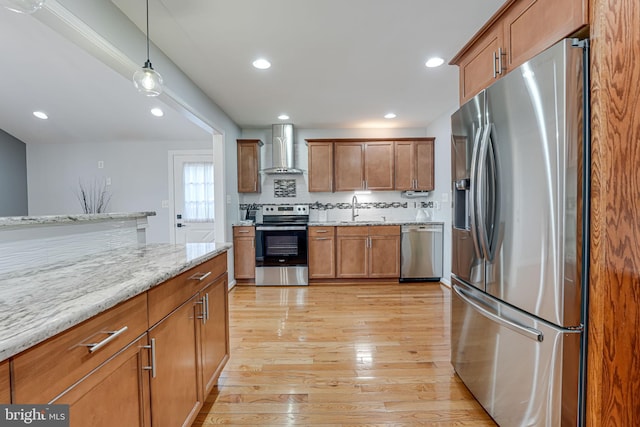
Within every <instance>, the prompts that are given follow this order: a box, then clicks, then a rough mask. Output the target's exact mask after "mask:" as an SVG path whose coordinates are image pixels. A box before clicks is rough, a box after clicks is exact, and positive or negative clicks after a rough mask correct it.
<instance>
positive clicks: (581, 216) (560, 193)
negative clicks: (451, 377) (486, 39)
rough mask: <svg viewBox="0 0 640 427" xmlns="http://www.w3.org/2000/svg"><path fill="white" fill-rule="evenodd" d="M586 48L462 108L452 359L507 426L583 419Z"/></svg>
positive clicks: (521, 72) (563, 49)
mask: <svg viewBox="0 0 640 427" xmlns="http://www.w3.org/2000/svg"><path fill="white" fill-rule="evenodd" d="M587 49H588V45H587V41H578V40H569V39H567V40H563V41H562V42H560V43H558V44H557V45H555V46H553V47H551V48H549V49H547V50H546V51H544V52H542V53H541V54H539V55H538V56H536V57H535V58H533V59H531V60H530V61H528V62H526V63H525V64H523V65H522V66H520V67H519V68H517V69H514V70H512V71H511V72H510V73H509V74H507V75H506V76H505V77H503V78H501V79H500V80H498V81H496V82H495V83H494V84H493V85H491V86H490V87H489V88H487V89H486V90H484V91H483V92H481V93H480V94H478V95H477V96H476V97H475V98H473V99H471V100H470V101H469V102H467V103H466V104H465V105H463V106H462V107H461V108H460V109H459V110H458V111H457V112H456V113H454V114H453V116H452V117H451V126H452V181H453V221H452V223H453V230H452V233H453V234H452V280H451V282H452V298H451V362H452V364H453V366H454V368H455V370H456V372H457V374H458V375H459V377H460V378H461V379H462V380H463V381H464V383H465V385H466V386H467V387H468V389H469V390H470V391H471V392H472V393H473V395H474V396H475V397H476V399H477V400H478V401H479V402H480V403H481V404H482V405H483V407H484V408H485V409H486V411H487V412H488V413H489V414H490V415H491V416H492V417H493V418H494V420H495V421H496V422H497V423H498V424H499V425H500V426H502V427H509V426H549V427H557V426H576V425H581V424H582V423H583V415H582V414H583V408H584V406H583V402H584V399H583V391H582V390H584V374H583V372H584V368H585V365H584V364H585V356H584V355H585V351H584V350H585V342H586V340H585V336H584V330H585V320H586V319H585V316H584V314H583V313H584V312H585V310H586V305H587V287H586V279H587V277H588V276H587V268H588V262H586V259H587V255H588V197H587V196H585V195H588V192H589V179H588V177H589V166H588V165H589V157H588V156H589V149H588V141H589V124H588V120H587V119H588V99H587V98H588V92H587V91H585V87H588V83H585V82H588V66H586V64H587V61H588V52H587Z"/></svg>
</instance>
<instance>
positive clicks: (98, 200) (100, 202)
mask: <svg viewBox="0 0 640 427" xmlns="http://www.w3.org/2000/svg"><path fill="white" fill-rule="evenodd" d="M78 187H79V189H78V190H76V197H77V198H78V201H79V202H80V207H81V208H82V211H83V212H84V213H86V214H95V213H105V212H107V208H108V207H109V202H110V201H111V194H109V192H108V191H107V183H106V182H105V180H100V181H99V180H98V179H97V178H96V179H94V180H93V183H91V184H89V185H87V184H85V183H84V182H82V180H78Z"/></svg>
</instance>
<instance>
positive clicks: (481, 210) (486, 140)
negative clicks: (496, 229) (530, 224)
mask: <svg viewBox="0 0 640 427" xmlns="http://www.w3.org/2000/svg"><path fill="white" fill-rule="evenodd" d="M492 126H493V124H491V123H489V124H488V126H487V127H486V128H485V130H484V133H483V135H482V140H481V142H480V149H479V150H478V151H479V152H478V158H477V160H476V161H477V162H478V172H477V177H476V181H475V184H474V187H475V188H476V189H477V190H476V191H477V193H476V201H475V202H474V203H475V205H476V206H475V207H476V212H477V215H478V218H477V221H478V226H477V228H478V235H479V238H478V240H479V241H480V246H481V248H482V251H483V253H484V254H485V255H484V256H485V258H489V256H490V254H489V238H488V236H487V229H486V226H485V221H486V218H485V206H484V204H485V201H484V199H485V194H484V188H483V186H484V180H483V178H484V176H485V174H486V171H485V166H486V162H487V152H488V151H489V144H490V139H491V127H492Z"/></svg>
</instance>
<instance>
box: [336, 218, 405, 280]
mask: <svg viewBox="0 0 640 427" xmlns="http://www.w3.org/2000/svg"><path fill="white" fill-rule="evenodd" d="M336 247H337V250H336V252H337V253H336V264H337V274H336V276H337V277H338V278H352V279H364V278H399V277H400V226H397V225H380V226H362V227H360V226H349V227H337V228H336Z"/></svg>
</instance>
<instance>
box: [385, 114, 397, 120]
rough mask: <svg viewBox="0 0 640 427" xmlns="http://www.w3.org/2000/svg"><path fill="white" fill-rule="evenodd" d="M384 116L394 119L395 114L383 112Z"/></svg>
mask: <svg viewBox="0 0 640 427" xmlns="http://www.w3.org/2000/svg"><path fill="white" fill-rule="evenodd" d="M384 118H385V119H395V118H396V115H395V114H393V113H388V114H385V115H384Z"/></svg>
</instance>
